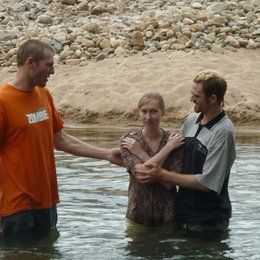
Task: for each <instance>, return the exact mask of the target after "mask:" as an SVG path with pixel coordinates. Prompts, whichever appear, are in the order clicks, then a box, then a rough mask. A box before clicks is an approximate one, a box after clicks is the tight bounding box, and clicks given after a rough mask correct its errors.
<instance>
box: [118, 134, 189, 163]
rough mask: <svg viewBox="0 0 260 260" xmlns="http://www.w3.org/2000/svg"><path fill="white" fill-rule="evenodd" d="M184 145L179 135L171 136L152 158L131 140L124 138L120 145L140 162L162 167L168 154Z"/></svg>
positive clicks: (138, 144)
mask: <svg viewBox="0 0 260 260" xmlns="http://www.w3.org/2000/svg"><path fill="white" fill-rule="evenodd" d="M183 144H184V138H183V137H182V135H180V134H172V135H170V137H169V138H168V141H167V143H166V144H165V146H164V147H163V148H162V149H161V150H160V151H159V153H157V154H155V155H154V156H153V157H151V158H150V157H149V155H148V154H147V153H146V152H145V151H144V150H143V149H142V147H141V145H140V143H139V142H138V141H136V140H135V139H133V138H130V137H125V138H123V140H122V142H121V145H122V146H123V147H124V148H127V149H128V150H129V151H130V152H131V153H132V154H134V155H136V156H137V157H139V158H140V159H141V160H142V162H146V163H157V164H159V165H163V163H164V162H165V160H166V159H167V157H168V155H169V154H170V152H171V151H172V150H174V149H176V148H178V147H180V146H182V145H183Z"/></svg>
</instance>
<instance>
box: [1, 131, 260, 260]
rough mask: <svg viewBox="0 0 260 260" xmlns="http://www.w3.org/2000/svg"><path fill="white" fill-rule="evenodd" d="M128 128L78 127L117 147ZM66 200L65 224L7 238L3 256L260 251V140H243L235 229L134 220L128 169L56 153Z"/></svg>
mask: <svg viewBox="0 0 260 260" xmlns="http://www.w3.org/2000/svg"><path fill="white" fill-rule="evenodd" d="M125 132H126V131H122V130H117V131H110V130H105V129H102V130H99V131H97V130H95V129H93V130H88V131H87V130H82V129H78V130H73V134H74V135H79V136H80V137H81V138H82V139H84V140H86V141H88V142H90V143H91V142H93V143H96V144H98V145H99V146H106V147H112V146H117V145H118V141H117V140H118V138H119V137H120V136H121V135H122V134H123V133H125ZM56 158H57V171H58V176H59V177H58V179H59V187H60V198H61V204H60V205H59V207H58V214H59V220H58V231H59V234H57V233H56V234H53V235H52V237H48V238H44V239H42V240H41V241H35V242H34V243H23V244H20V245H19V244H13V245H12V244H9V245H3V244H1V245H0V249H1V250H0V259H22V260H23V259H26V260H28V259H97V258H101V259H116V258H118V259H259V255H260V241H259V238H260V229H259V226H260V208H259V204H260V202H259V201H260V195H259V185H260V170H259V169H260V143H258V144H256V143H253V144H252V143H240V144H238V145H237V160H236V162H235V165H234V167H233V169H232V177H231V181H230V197H231V200H232V203H233V217H232V219H231V223H230V231H229V232H227V233H226V234H222V235H221V236H220V235H217V234H213V235H212V234H211V235H210V236H205V235H203V236H197V235H196V234H194V235H187V234H185V233H183V232H181V231H179V230H176V228H175V227H174V226H169V225H168V226H162V227H156V228H152V227H145V226H141V225H137V224H134V223H132V222H130V221H126V219H125V212H126V205H127V188H128V174H127V173H126V172H125V169H124V168H121V167H117V166H113V165H111V164H110V163H108V162H106V161H100V160H99V161H98V160H93V159H87V158H79V157H75V156H72V155H68V154H64V153H62V152H57V153H56Z"/></svg>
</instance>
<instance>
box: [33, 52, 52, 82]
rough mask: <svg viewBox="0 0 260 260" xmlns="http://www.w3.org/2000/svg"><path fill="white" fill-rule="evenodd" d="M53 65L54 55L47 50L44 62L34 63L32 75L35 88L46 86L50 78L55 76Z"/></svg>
mask: <svg viewBox="0 0 260 260" xmlns="http://www.w3.org/2000/svg"><path fill="white" fill-rule="evenodd" d="M53 65H54V61H53V53H52V52H51V51H50V50H45V57H44V58H43V59H42V60H39V61H34V66H33V71H32V73H33V81H34V85H35V86H39V87H45V86H46V84H47V81H48V78H49V76H50V75H51V74H54V67H53Z"/></svg>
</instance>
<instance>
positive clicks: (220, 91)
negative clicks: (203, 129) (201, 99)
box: [193, 70, 227, 104]
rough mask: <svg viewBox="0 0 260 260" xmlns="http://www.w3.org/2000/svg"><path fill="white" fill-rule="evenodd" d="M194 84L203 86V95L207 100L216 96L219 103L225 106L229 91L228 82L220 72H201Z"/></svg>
mask: <svg viewBox="0 0 260 260" xmlns="http://www.w3.org/2000/svg"><path fill="white" fill-rule="evenodd" d="M193 82H195V83H200V84H202V90H203V93H204V94H205V96H206V97H207V98H209V97H210V96H212V95H216V97H217V101H218V103H219V104H223V102H224V96H225V94H226V91H227V82H226V80H225V79H224V77H223V76H222V75H221V74H220V73H219V72H218V71H215V70H204V71H201V72H199V73H198V74H197V75H196V77H195V78H194V79H193Z"/></svg>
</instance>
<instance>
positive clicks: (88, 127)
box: [64, 120, 260, 143]
mask: <svg viewBox="0 0 260 260" xmlns="http://www.w3.org/2000/svg"><path fill="white" fill-rule="evenodd" d="M139 127H141V125H140V124H139V123H138V122H133V123H132V124H131V125H128V126H124V125H120V124H117V125H108V124H78V123H73V122H66V120H65V123H64V129H65V131H68V132H75V131H76V132H80V133H81V134H82V132H83V131H84V132H85V133H86V135H87V134H88V133H90V132H96V131H98V132H106V133H114V134H116V133H118V135H120V134H123V133H127V132H129V131H132V130H134V129H137V128H139ZM180 127H181V124H163V123H162V128H165V129H172V130H174V131H178V130H179V129H180ZM234 127H235V134H236V139H237V141H238V142H239V143H260V126H256V125H255V126H253V125H243V126H241V125H240V126H237V125H234Z"/></svg>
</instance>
